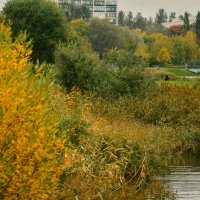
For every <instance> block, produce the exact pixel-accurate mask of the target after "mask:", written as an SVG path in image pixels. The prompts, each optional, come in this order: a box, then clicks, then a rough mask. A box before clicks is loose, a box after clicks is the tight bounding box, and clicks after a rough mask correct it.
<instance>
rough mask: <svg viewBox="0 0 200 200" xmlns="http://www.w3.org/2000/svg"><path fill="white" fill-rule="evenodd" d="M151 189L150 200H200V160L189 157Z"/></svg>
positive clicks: (148, 196) (156, 182) (149, 192)
mask: <svg viewBox="0 0 200 200" xmlns="http://www.w3.org/2000/svg"><path fill="white" fill-rule="evenodd" d="M151 187H152V186H151ZM151 187H150V188H148V189H147V191H148V193H147V194H148V195H147V199H148V200H200V158H198V159H197V158H195V157H194V156H187V157H186V158H185V159H184V160H183V161H182V162H180V163H178V164H177V163H176V165H173V166H171V167H170V173H169V174H168V175H166V176H165V177H162V178H161V179H160V180H158V179H157V180H155V181H154V186H153V189H152V188H151Z"/></svg>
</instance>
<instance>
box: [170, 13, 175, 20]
mask: <svg viewBox="0 0 200 200" xmlns="http://www.w3.org/2000/svg"><path fill="white" fill-rule="evenodd" d="M173 19H176V13H175V12H171V13H170V15H169V22H172V20H173Z"/></svg>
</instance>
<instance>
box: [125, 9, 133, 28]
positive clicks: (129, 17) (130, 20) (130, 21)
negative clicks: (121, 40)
mask: <svg viewBox="0 0 200 200" xmlns="http://www.w3.org/2000/svg"><path fill="white" fill-rule="evenodd" d="M126 23H127V26H128V27H129V28H132V26H133V13H132V12H131V11H129V12H128V15H127V17H126Z"/></svg>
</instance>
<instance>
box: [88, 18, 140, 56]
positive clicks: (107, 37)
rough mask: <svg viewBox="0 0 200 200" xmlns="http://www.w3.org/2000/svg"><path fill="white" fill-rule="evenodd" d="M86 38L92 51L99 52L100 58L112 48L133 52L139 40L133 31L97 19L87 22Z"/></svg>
mask: <svg viewBox="0 0 200 200" xmlns="http://www.w3.org/2000/svg"><path fill="white" fill-rule="evenodd" d="M88 38H89V41H90V42H91V43H92V47H93V49H94V50H95V51H97V52H99V53H100V55H101V56H103V54H104V53H105V52H106V51H108V50H109V49H112V48H118V49H119V48H128V49H129V50H133V49H134V48H135V45H136V43H137V42H138V40H140V37H139V36H138V34H136V33H135V32H134V31H131V30H130V29H128V28H126V27H118V26H115V25H113V24H110V23H109V22H108V21H107V20H100V19H97V18H93V19H91V20H90V22H89V31H88Z"/></svg>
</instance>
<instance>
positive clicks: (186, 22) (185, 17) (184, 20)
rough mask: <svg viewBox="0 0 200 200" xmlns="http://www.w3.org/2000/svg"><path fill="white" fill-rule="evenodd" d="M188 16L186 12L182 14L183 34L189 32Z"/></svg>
mask: <svg viewBox="0 0 200 200" xmlns="http://www.w3.org/2000/svg"><path fill="white" fill-rule="evenodd" d="M189 16H190V14H189V13H188V12H185V13H184V16H183V22H184V24H183V27H184V31H185V32H187V31H189V30H190V21H189Z"/></svg>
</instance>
